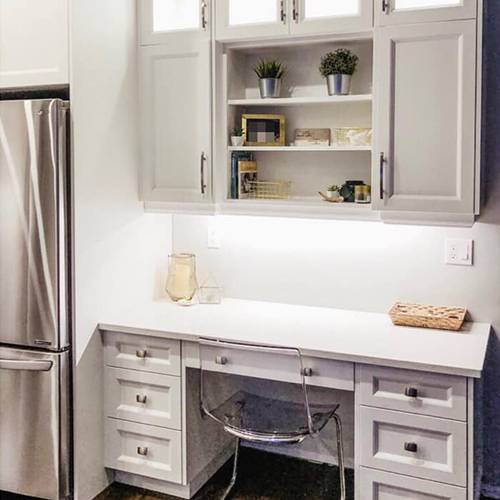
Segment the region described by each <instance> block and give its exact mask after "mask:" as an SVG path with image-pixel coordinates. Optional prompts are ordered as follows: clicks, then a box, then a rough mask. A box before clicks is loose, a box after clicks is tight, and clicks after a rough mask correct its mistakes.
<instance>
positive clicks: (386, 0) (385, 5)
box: [382, 0, 391, 14]
mask: <svg viewBox="0 0 500 500" xmlns="http://www.w3.org/2000/svg"><path fill="white" fill-rule="evenodd" d="M382 12H383V13H384V14H390V12H391V4H390V0H382Z"/></svg>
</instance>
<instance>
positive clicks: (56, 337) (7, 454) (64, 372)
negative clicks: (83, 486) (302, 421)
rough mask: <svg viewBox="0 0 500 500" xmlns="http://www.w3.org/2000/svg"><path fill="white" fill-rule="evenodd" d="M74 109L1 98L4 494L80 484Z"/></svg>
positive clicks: (0, 433) (0, 436) (0, 464)
mask: <svg viewBox="0 0 500 500" xmlns="http://www.w3.org/2000/svg"><path fill="white" fill-rule="evenodd" d="M68 116H69V106H68V103H67V102H64V101H62V100H59V99H45V100H37V101H33V100H24V101H23V100H20V101H0V497H1V496H2V494H1V492H2V491H8V492H13V493H18V494H23V495H29V496H34V497H39V498H47V499H60V498H65V497H67V496H68V495H69V494H70V489H71V488H70V469H71V467H70V460H71V451H70V439H71V438H70V435H71V418H70V408H71V401H70V399H71V398H70V394H71V391H70V376H71V361H70V359H71V358H70V356H71V355H70V336H71V335H70V325H71V304H70V283H69V281H70V279H69V277H70V237H69V235H70V216H69V214H70V212H69V199H70V190H69V188H68V186H69V161H68V158H69V135H68V132H69V127H68Z"/></svg>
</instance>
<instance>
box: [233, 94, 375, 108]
mask: <svg viewBox="0 0 500 500" xmlns="http://www.w3.org/2000/svg"><path fill="white" fill-rule="evenodd" d="M371 101H372V95H371V94H359V95H334V96H312V97H280V98H277V99H261V98H255V99H229V100H228V105H229V106H301V105H304V104H338V103H348V102H371Z"/></svg>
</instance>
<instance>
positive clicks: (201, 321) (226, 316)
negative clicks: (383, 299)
mask: <svg viewBox="0 0 500 500" xmlns="http://www.w3.org/2000/svg"><path fill="white" fill-rule="evenodd" d="M99 328H100V329H101V330H106V331H118V332H124V333H134V334H139V335H154V336H159V337H161V336H165V337H170V338H179V339H182V340H192V341H196V340H197V339H198V338H199V337H209V338H219V339H222V340H226V341H233V342H243V343H256V344H261V345H269V346H285V347H296V348H299V349H300V350H301V351H302V353H303V354H306V355H313V356H317V357H322V358H332V359H338V360H346V361H354V362H359V363H367V364H376V365H383V366H393V367H400V368H410V369H417V370H425V371H432V372H437V373H448V374H456V375H463V376H468V377H480V376H481V371H482V369H483V363H484V359H485V355H486V349H487V344H488V338H489V334H490V330H491V325H489V324H487V323H465V325H464V328H463V330H462V331H460V332H447V331H441V330H429V329H423V328H407V327H399V326H394V325H393V324H392V322H391V320H390V318H389V316H388V315H387V314H380V313H366V312H358V311H346V310H340V309H330V308H324V307H309V306H298V305H290V304H277V303H271V302H255V301H247V300H236V299H224V300H223V302H222V304H220V305H193V306H190V307H182V306H178V305H176V304H173V303H170V302H168V301H167V300H165V301H157V302H150V303H147V304H137V306H136V307H134V308H128V309H126V310H122V311H119V312H116V313H111V314H109V316H108V317H104V318H103V320H102V321H101V322H100V323H99Z"/></svg>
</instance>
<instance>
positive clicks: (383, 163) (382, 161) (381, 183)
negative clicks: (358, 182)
mask: <svg viewBox="0 0 500 500" xmlns="http://www.w3.org/2000/svg"><path fill="white" fill-rule="evenodd" d="M379 161H380V164H379V166H380V199H381V200H383V199H384V166H385V162H386V159H385V155H384V153H380V160H379Z"/></svg>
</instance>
